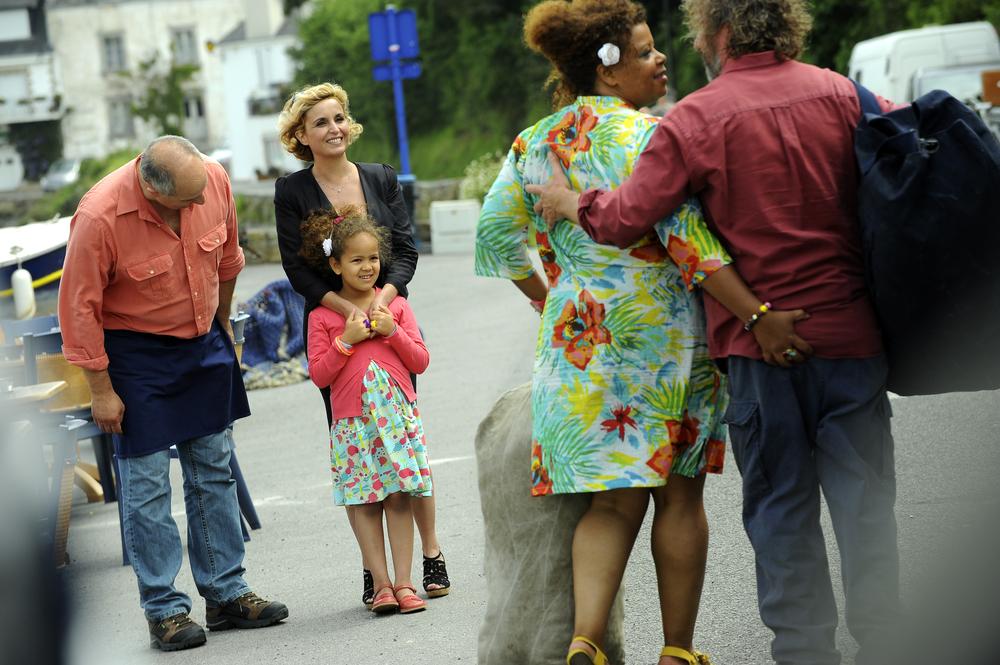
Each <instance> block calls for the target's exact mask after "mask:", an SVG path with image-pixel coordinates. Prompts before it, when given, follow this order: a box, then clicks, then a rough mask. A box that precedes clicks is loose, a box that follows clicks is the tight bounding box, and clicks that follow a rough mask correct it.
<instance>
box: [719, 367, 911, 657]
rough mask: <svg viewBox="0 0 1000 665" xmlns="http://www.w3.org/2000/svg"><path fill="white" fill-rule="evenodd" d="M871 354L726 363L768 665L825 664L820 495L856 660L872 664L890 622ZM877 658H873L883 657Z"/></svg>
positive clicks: (881, 383)
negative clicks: (767, 636)
mask: <svg viewBox="0 0 1000 665" xmlns="http://www.w3.org/2000/svg"><path fill="white" fill-rule="evenodd" d="M886 375H887V365H886V361H885V358H884V357H883V356H877V357H874V358H863V359H854V358H849V359H823V358H810V359H809V360H808V361H806V362H805V363H804V364H802V365H799V366H796V367H794V368H791V369H784V368H781V367H776V366H771V365H768V364H766V363H764V362H762V361H760V360H753V359H750V358H743V357H731V358H730V359H729V391H730V397H731V401H730V405H729V408H728V410H727V412H726V422H727V423H728V424H729V434H730V439H731V441H732V446H733V454H734V456H735V458H736V464H737V466H738V467H739V470H740V474H741V475H742V479H743V525H744V528H745V529H746V533H747V535H748V536H749V538H750V543H751V545H752V546H753V550H754V557H755V566H756V573H757V602H758V608H759V610H760V616H761V619H762V620H763V621H764V623H765V624H766V625H767V626H768V628H770V629H771V630H772V631H773V632H774V639H773V641H772V643H771V655H772V657H773V658H774V660H775V662H776V663H778V664H779V665H837V664H838V663H840V659H841V657H840V653H839V652H838V650H837V648H836V638H835V633H836V627H837V616H838V615H837V606H836V602H835V600H834V595H833V587H832V584H831V580H830V568H829V564H828V561H827V556H826V544H825V541H824V538H823V531H822V528H821V526H820V493H821V492H822V496H823V497H824V498H825V500H826V504H827V507H828V508H829V511H830V518H831V521H832V523H833V531H834V535H835V537H836V540H837V546H838V550H839V552H840V560H841V580H842V583H843V588H844V597H845V602H846V612H845V614H846V618H847V627H848V630H849V631H850V633H851V636H852V637H854V639H855V641H857V643H858V646H859V650H858V654H857V657H856V661H855V662H856V663H857V665H873V664H874V663H878V662H880V659H881V658H882V656H883V655H884V654H885V653H886V651H887V650H889V649H891V644H889V642H888V640H890V639H891V636H892V634H893V632H894V629H895V627H896V622H897V621H898V618H899V553H898V546H897V542H896V518H895V514H894V507H895V500H896V477H895V463H894V457H893V440H892V433H891V431H890V425H889V419H890V416H891V407H890V406H889V400H888V397H887V396H886V392H885V382H886ZM881 662H883V663H884V662H885V661H884V660H883V661H881Z"/></svg>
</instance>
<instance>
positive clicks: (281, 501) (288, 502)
mask: <svg viewBox="0 0 1000 665" xmlns="http://www.w3.org/2000/svg"><path fill="white" fill-rule="evenodd" d="M475 458H476V456H475V455H459V456H458V457H442V458H441V459H432V460H431V465H432V466H441V465H444V464H453V463H455V462H466V461H468V460H470V459H475ZM329 486H330V483H329V482H325V483H321V484H319V485H310V486H309V487H306V488H304V489H305V490H307V491H308V490H317V489H321V488H323V487H329ZM307 503H310V502H309V501H302V500H299V499H289V498H288V497H285V496H281V495H278V496H266V497H264V498H263V499H257V500H256V501H254V506H301V505H305V504H307ZM170 514H171V515H172V516H173V517H175V518H178V517H181V518H185V519H186V518H187V515H186V513H185V512H184V511H183V510H179V511H174V512H172V513H170ZM112 526H114V527H117V526H118V521H117V520H115V521H110V520H105V521H103V522H94V523H91V524H80V525H77V526H75V527H73V528H74V530H80V529H85V530H86V529H105V528H108V527H112Z"/></svg>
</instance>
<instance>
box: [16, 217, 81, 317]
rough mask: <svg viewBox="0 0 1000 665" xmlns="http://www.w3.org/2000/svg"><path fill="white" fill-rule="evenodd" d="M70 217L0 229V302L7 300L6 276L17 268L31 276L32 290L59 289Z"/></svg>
mask: <svg viewBox="0 0 1000 665" xmlns="http://www.w3.org/2000/svg"><path fill="white" fill-rule="evenodd" d="M70 219H71V218H70V217H59V218H55V219H52V220H50V221H48V222H33V223H31V224H24V225H22V226H7V227H3V228H0V299H7V298H10V297H11V294H12V292H11V288H10V276H11V274H12V273H13V272H14V271H15V270H17V266H18V262H20V264H21V267H22V268H25V269H26V270H27V271H28V272H30V273H31V280H32V284H33V285H34V287H35V290H36V291H38V290H43V289H52V290H55V289H57V288H58V287H59V278H60V277H62V268H63V260H64V259H65V258H66V242H67V241H68V240H69V222H70Z"/></svg>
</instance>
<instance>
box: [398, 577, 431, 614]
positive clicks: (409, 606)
mask: <svg viewBox="0 0 1000 665" xmlns="http://www.w3.org/2000/svg"><path fill="white" fill-rule="evenodd" d="M394 591H395V592H396V600H398V601H399V613H400V614H410V613H411V612H421V611H423V610H426V609H427V601H426V600H424V599H423V598H421V597H420V596H418V595H417V590H416V589H415V588H414V587H413V585H412V584H397V585H396V586H395V587H394ZM401 591H409V592H410V593H407V594H402V595H401V594H400V592H401Z"/></svg>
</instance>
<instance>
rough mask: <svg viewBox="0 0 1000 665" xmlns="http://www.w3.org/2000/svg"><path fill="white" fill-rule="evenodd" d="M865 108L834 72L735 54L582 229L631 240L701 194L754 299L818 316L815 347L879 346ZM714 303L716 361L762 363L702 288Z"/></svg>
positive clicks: (600, 198) (586, 206) (831, 354)
mask: <svg viewBox="0 0 1000 665" xmlns="http://www.w3.org/2000/svg"><path fill="white" fill-rule="evenodd" d="M879 101H880V103H881V104H882V105H883V108H884V109H886V110H888V109H889V108H892V104H891V103H889V102H887V101H885V100H881V99H880V100H879ZM859 115H860V107H859V104H858V99H857V94H856V93H855V90H854V86H853V84H852V83H851V82H850V80H848V79H846V78H844V77H843V76H841V75H839V74H837V73H835V72H831V71H829V70H825V69H819V68H817V67H814V66H812V65H806V64H803V63H800V62H796V61H783V62H782V61H779V60H778V59H777V58H776V56H775V54H774V52H773V51H768V52H765V53H754V54H751V55H746V56H743V57H741V58H738V59H735V60H729V61H728V62H727V63H726V64H725V66H724V68H723V70H722V74H721V75H720V76H719V77H718V78H717V79H715V80H714V81H712V82H711V83H709V85H707V86H706V87H704V88H702V89H701V90H699V91H697V92H695V93H692V94H690V95H688V96H687V97H685V98H684V99H683V100H682V101H681V102H680V103H679V104H677V106H675V107H674V109H673V110H672V111H671V112H670V113H669V114H668V115H667V116H666V117H664V118H663V119H662V120H661V121H660V123H659V125H658V126H657V129H656V132H655V134H654V135H653V138H652V139H650V142H649V145H648V146H647V147H646V149H645V150H644V151H643V153H642V155H641V156H640V158H639V161H638V162H637V164H636V167H635V171H634V172H633V174H632V176H631V177H630V178H628V180H626V181H625V183H624V184H623V185H622V186H621V187H619V188H618V189H615V190H614V191H610V192H608V191H593V190H592V191H588V192H585V193H584V194H583V196H581V197H580V203H579V217H580V224H581V226H583V228H584V229H585V230H586V231H587V233H589V234H590V235H591V237H593V238H594V239H595V240H597V241H598V242H603V243H612V244H615V245H618V246H619V247H626V246H628V245H630V244H632V243H634V242H635V241H636V240H638V239H639V238H641V237H642V236H643V235H645V234H646V233H647V232H649V230H650V229H651V228H652V227H653V225H654V224H655V223H656V221H658V220H660V219H663V218H664V217H667V216H668V215H669V214H670V213H671V211H673V210H674V209H675V208H677V207H678V206H680V204H681V203H683V202H684V201H685V200H686V199H687V198H688V197H690V196H698V197H700V199H701V201H702V204H703V206H704V208H705V214H706V217H707V218H708V222H709V227H710V228H711V229H712V231H713V232H714V233H715V234H716V235H717V236H718V237H719V238H720V239H721V240H722V241H723V243H724V244H725V245H726V247H727V248H728V249H729V251H730V253H731V254H732V257H733V262H734V267H735V268H736V269H737V270H738V271H739V273H740V275H742V277H743V279H744V280H745V281H746V282H747V284H749V286H750V288H751V290H753V291H754V293H755V294H756V295H757V297H759V298H760V299H761V300H765V301H770V302H771V303H772V305H773V306H774V307H775V308H776V309H783V310H790V309H798V308H801V309H804V310H806V311H807V312H809V314H810V316H811V318H810V319H808V320H807V321H802V322H800V323H798V324H796V332H798V333H799V334H800V335H801V336H802V337H803V338H804V339H806V340H807V341H808V342H809V343H810V344H812V346H813V349H814V350H815V353H816V355H817V356H820V357H826V358H864V357H870V356H873V355H876V354H878V353H880V352H881V351H882V343H881V338H880V335H879V331H878V327H877V325H876V322H875V316H874V312H873V311H872V307H871V303H870V302H869V299H868V294H867V292H866V291H865V285H864V272H863V267H862V261H861V241H860V235H859V231H858V222H857V215H856V213H855V209H856V190H857V180H858V174H857V168H856V166H855V162H854V146H853V137H854V127H855V125H857V122H858V117H859ZM705 309H706V312H707V317H708V344H709V351H710V353H711V354H712V357H714V358H724V357H727V356H730V355H735V356H747V357H750V358H761V352H760V347H759V346H758V345H757V343H756V341H755V340H754V338H753V335H751V334H750V333H748V332H746V331H744V330H743V321H740V320H738V319H737V318H736V317H734V316H733V315H732V314H730V313H729V311H728V310H726V309H725V308H724V307H722V305H720V304H719V303H718V302H717V301H715V300H714V299H712V298H711V297H709V296H708V295H707V294H706V297H705Z"/></svg>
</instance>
